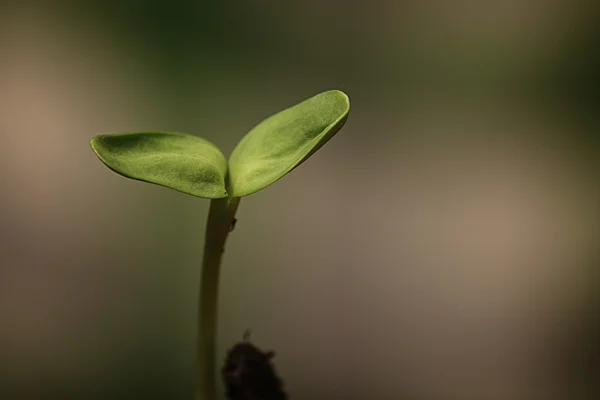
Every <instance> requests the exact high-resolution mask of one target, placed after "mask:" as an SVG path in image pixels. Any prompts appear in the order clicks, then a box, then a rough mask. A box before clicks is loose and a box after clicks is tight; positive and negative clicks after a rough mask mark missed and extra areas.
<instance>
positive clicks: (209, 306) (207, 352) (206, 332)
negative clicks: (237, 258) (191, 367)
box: [196, 197, 240, 400]
mask: <svg viewBox="0 0 600 400" xmlns="http://www.w3.org/2000/svg"><path fill="white" fill-rule="evenodd" d="M239 203H240V198H239V197H234V198H226V199H214V200H211V201H210V210H209V212H208V222H207V224H206V236H205V240H204V256H203V259H202V273H201V277H200V304H199V309H198V341H197V344H196V345H197V362H198V381H197V387H196V400H216V398H217V396H216V395H217V390H216V383H217V374H216V340H217V323H218V319H217V307H218V295H219V272H220V266H221V257H222V256H223V251H224V250H225V241H226V240H227V236H228V235H229V231H230V226H232V223H233V220H234V217H235V212H236V211H237V207H238V204H239Z"/></svg>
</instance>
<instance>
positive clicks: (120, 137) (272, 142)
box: [91, 90, 350, 199]
mask: <svg viewBox="0 0 600 400" xmlns="http://www.w3.org/2000/svg"><path fill="white" fill-rule="evenodd" d="M349 111H350V100H349V99H348V96H346V94H344V93H343V92H341V91H339V90H330V91H327V92H323V93H320V94H318V95H316V96H314V97H311V98H310V99H308V100H305V101H303V102H301V103H299V104H297V105H295V106H293V107H290V108H288V109H286V110H283V111H281V112H279V113H277V114H275V115H273V116H272V117H269V118H267V119H266V120H264V121H263V122H261V123H260V124H258V125H257V126H256V127H255V128H254V129H252V130H251V131H250V132H248V134H246V136H245V137H244V138H243V139H242V140H241V141H240V142H239V143H238V145H237V146H236V148H235V149H234V150H233V152H232V154H231V157H230V159H229V174H228V173H227V172H228V171H227V168H228V164H227V161H226V159H225V157H224V156H223V153H222V152H221V151H220V150H219V149H218V148H217V147H216V146H215V145H213V144H212V143H210V142H208V141H206V140H204V139H201V138H199V137H197V136H193V135H189V134H185V133H170V132H140V133H123V134H115V135H100V136H96V137H95V138H93V139H92V141H91V146H92V149H93V150H94V151H95V152H96V154H97V155H98V157H99V158H100V160H102V162H103V163H104V164H106V165H107V166H108V167H109V168H110V169H112V170H113V171H115V172H117V173H119V174H121V175H123V176H126V177H128V178H132V179H137V180H140V181H145V182H150V183H155V184H158V185H162V186H165V187H168V188H171V189H175V190H178V191H180V192H184V193H188V194H191V195H194V196H198V197H203V198H207V199H218V198H223V197H227V196H229V197H242V196H247V195H250V194H252V193H255V192H258V191H259V190H261V189H264V188H265V187H267V186H269V185H270V184H272V183H274V182H275V181H277V180H279V179H281V178H282V177H283V176H285V175H286V174H287V173H288V172H290V171H291V170H293V169H294V168H296V167H297V166H299V165H300V164H302V163H303V162H304V161H305V160H306V159H307V158H308V157H310V156H311V155H312V154H313V153H314V152H315V151H317V150H318V149H319V148H320V147H321V146H323V145H324V144H325V143H326V142H327V141H328V140H329V139H331V137H332V136H333V135H335V134H336V133H337V132H338V131H339V130H340V129H341V128H342V126H343V125H344V123H345V122H346V119H347V117H348V112H349ZM227 179H228V181H226V180H227ZM228 190H229V193H228Z"/></svg>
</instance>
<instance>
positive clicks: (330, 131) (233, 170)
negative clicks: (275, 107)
mask: <svg viewBox="0 0 600 400" xmlns="http://www.w3.org/2000/svg"><path fill="white" fill-rule="evenodd" d="M349 111H350V100H349V99H348V96H347V95H346V94H345V93H343V92H341V91H339V90H329V91H326V92H323V93H320V94H317V95H316V96H314V97H311V98H309V99H308V100H305V101H303V102H301V103H299V104H297V105H295V106H293V107H290V108H288V109H286V110H283V111H281V112H279V113H277V114H275V115H273V116H271V117H269V118H267V119H266V120H264V121H262V122H261V123H260V124H258V125H257V126H256V127H255V128H253V129H252V130H251V131H250V132H248V133H247V134H246V136H244V138H243V139H242V140H241V141H240V142H239V143H238V145H237V146H236V147H235V149H234V150H233V152H232V153H231V156H230V157H229V179H230V191H231V192H232V193H231V195H233V196H235V197H241V196H247V195H249V194H252V193H255V192H258V191H259V190H261V189H264V188H265V187H267V186H269V185H270V184H272V183H274V182H275V181H277V180H279V179H281V178H282V177H283V176H285V175H286V174H287V173H289V172H290V171H291V170H293V169H294V168H296V167H297V166H299V165H300V164H302V163H303V162H304V161H305V160H306V159H307V158H308V157H310V156H311V155H312V154H313V153H314V152H315V151H317V150H318V149H319V148H320V147H321V146H323V145H324V144H325V143H326V142H327V141H328V140H329V139H331V137H333V135H335V134H336V133H337V132H338V131H339V130H340V129H341V128H342V126H343V125H344V123H345V122H346V119H347V118H348V113H349Z"/></svg>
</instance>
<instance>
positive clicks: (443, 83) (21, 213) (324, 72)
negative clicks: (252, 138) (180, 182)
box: [0, 0, 600, 400]
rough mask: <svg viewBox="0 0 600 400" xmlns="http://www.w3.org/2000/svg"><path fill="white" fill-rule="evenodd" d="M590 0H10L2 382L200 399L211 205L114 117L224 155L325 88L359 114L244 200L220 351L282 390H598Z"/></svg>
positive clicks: (2, 173) (2, 157) (576, 394)
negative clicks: (247, 343) (109, 138)
mask: <svg viewBox="0 0 600 400" xmlns="http://www.w3.org/2000/svg"><path fill="white" fill-rule="evenodd" d="M599 11H600V7H599V4H598V2H597V1H594V0H590V1H585V0H530V1H518V0H504V1H495V0H479V1H474V0H446V1H442V0H420V1H416V0H405V1H391V0H374V1H358V0H344V1H342V0H318V1H317V0H288V1H275V0H262V1H248V0H246V1H241V0H227V1H201V0H189V1H188V0H171V1H168V2H162V1H153V0H146V1H111V0H105V1H95V2H94V1H87V2H81V1H66V0H65V1H54V2H44V1H41V0H40V1H27V0H22V1H21V0H19V1H17V0H15V1H6V0H2V1H1V2H0V135H1V136H0V138H1V147H0V184H1V185H0V398H1V399H3V400H21V399H192V398H193V388H194V379H195V369H194V368H195V366H194V364H195V359H194V346H195V332H196V309H197V304H196V303H197V296H198V292H197V291H198V285H199V276H200V259H201V254H202V242H203V235H204V224H205V221H206V217H207V211H208V205H209V203H208V201H206V200H201V199H197V198H193V197H191V196H186V195H183V194H181V193H177V192H174V191H170V190H168V189H164V188H161V187H158V186H153V185H148V184H144V183H141V182H136V181H132V180H127V179H125V178H122V177H120V176H118V175H116V174H114V173H113V172H111V171H110V170H109V169H107V168H106V167H105V166H104V165H103V164H102V163H101V162H100V161H99V160H97V158H96V156H95V155H94V153H93V152H92V150H91V149H90V147H89V141H90V139H91V138H92V137H93V136H94V135H96V134H100V133H116V132H127V131H141V130H170V131H184V132H191V133H195V134H198V135H201V136H202V137H205V138H207V139H209V140H211V141H212V142H214V143H216V144H217V145H219V146H220V147H221V148H222V149H224V152H225V154H229V152H230V151H231V150H232V149H233V147H234V146H235V144H236V143H237V141H238V140H239V139H240V138H241V137H242V136H243V135H244V134H245V133H246V132H247V131H248V130H249V129H251V128H252V127H253V126H254V125H255V124H257V123H258V122H259V121H261V120H262V119H264V118H265V117H268V116H269V115H271V114H273V113H275V112H277V111H279V110H281V109H283V108H286V107H288V106H291V105H293V104H295V103H297V102H300V101H301V100H304V99H305V98H308V97H310V96H312V95H314V94H316V93H318V92H321V91H324V90H328V89H333V88H337V89H341V90H343V91H345V92H346V93H347V94H348V95H349V96H350V99H351V102H352V110H351V113H350V117H349V120H348V122H347V124H346V126H345V127H344V129H343V130H342V131H340V133H339V134H338V135H337V136H336V137H335V138H334V139H333V140H332V141H331V142H329V143H328V144H327V145H326V146H325V147H323V148H322V149H321V150H320V151H319V152H318V153H317V154H315V155H314V156H313V157H312V158H311V159H310V161H308V162H307V163H305V164H303V166H302V167H301V168H299V169H297V170H295V171H294V172H293V173H292V174H290V175H289V176H287V177H286V178H284V179H283V180H281V181H279V182H277V184H275V185H273V186H272V187H269V188H267V189H265V190H264V191H261V192H259V193H257V194H255V195H252V196H250V197H247V198H244V199H243V200H242V202H241V205H240V209H239V213H238V219H239V221H238V224H237V227H236V230H235V232H234V234H233V235H232V236H231V237H230V239H229V241H228V245H227V250H226V255H225V259H224V265H223V273H222V286H221V297H220V312H221V314H220V315H221V319H220V336H219V359H224V354H225V351H226V350H227V348H229V347H231V346H232V345H233V344H234V343H236V342H237V341H239V340H241V337H242V333H243V331H244V330H245V329H246V328H251V329H252V331H253V341H254V342H255V343H256V344H257V345H258V346H259V347H261V348H263V349H273V350H275V351H276V353H277V357H276V359H275V360H276V366H277V370H278V372H279V373H280V375H281V376H282V378H283V379H284V382H285V387H286V389H287V391H288V393H289V394H290V398H291V399H292V400H304V399H307V400H308V399H374V400H375V399H402V398H406V399H510V400H517V399H524V400H527V399H586V398H589V399H594V398H599V397H596V396H600V395H599V394H598V388H597V387H595V385H597V382H596V381H597V377H598V376H599V375H598V374H600V351H599V350H598V347H599V346H598V343H600V339H598V338H599V334H600V329H599V326H600V324H599V323H598V322H599V321H600V320H599V317H600V291H599V289H600V288H599V285H600V279H599V278H600V277H599V274H598V271H599V267H600V246H599V243H600V242H599V241H600V235H599V228H598V227H599V222H600V215H599V214H600V213H599V211H600V207H598V205H599V204H600V199H599V187H598V186H599V185H598V182H600V181H599V178H600V177H599V173H600V164H599V162H598V159H599V158H598V157H599V150H600V148H599V145H600V140H599V136H600V135H599V130H598V128H599V126H600V114H599V112H598V106H599V105H600V94H599V93H600V85H599V83H600V79H599V77H600V76H599V75H600V57H599V51H598V49H599V48H600V29H599V27H600V12H599Z"/></svg>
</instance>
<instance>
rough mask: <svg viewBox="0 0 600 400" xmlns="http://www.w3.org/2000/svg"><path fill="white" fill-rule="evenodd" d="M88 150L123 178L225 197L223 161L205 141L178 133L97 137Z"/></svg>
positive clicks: (223, 158) (184, 191)
mask: <svg viewBox="0 0 600 400" xmlns="http://www.w3.org/2000/svg"><path fill="white" fill-rule="evenodd" d="M90 145H91V146H92V149H93V150H94V152H95V153H96V155H97V156H98V158H100V160H101V161H102V162H103V163H104V164H106V166H108V167H109V168H110V169H112V170H113V171H115V172H117V173H118V174H120V175H123V176H125V177H127V178H131V179H136V180H140V181H144V182H150V183H154V184H157V185H161V186H165V187H168V188H171V189H174V190H177V191H180V192H183V193H187V194H191V195H193V196H197V197H202V198H206V199H219V198H223V197H227V190H226V185H225V176H226V174H227V160H226V159H225V156H224V155H223V153H222V152H221V150H219V148H218V147H217V146H215V145H214V144H212V143H211V142H209V141H208V140H205V139H202V138H200V137H197V136H194V135H190V134H187V133H178V132H137V133H119V134H109V135H99V136H96V137H94V138H93V139H92V141H91V142H90Z"/></svg>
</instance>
